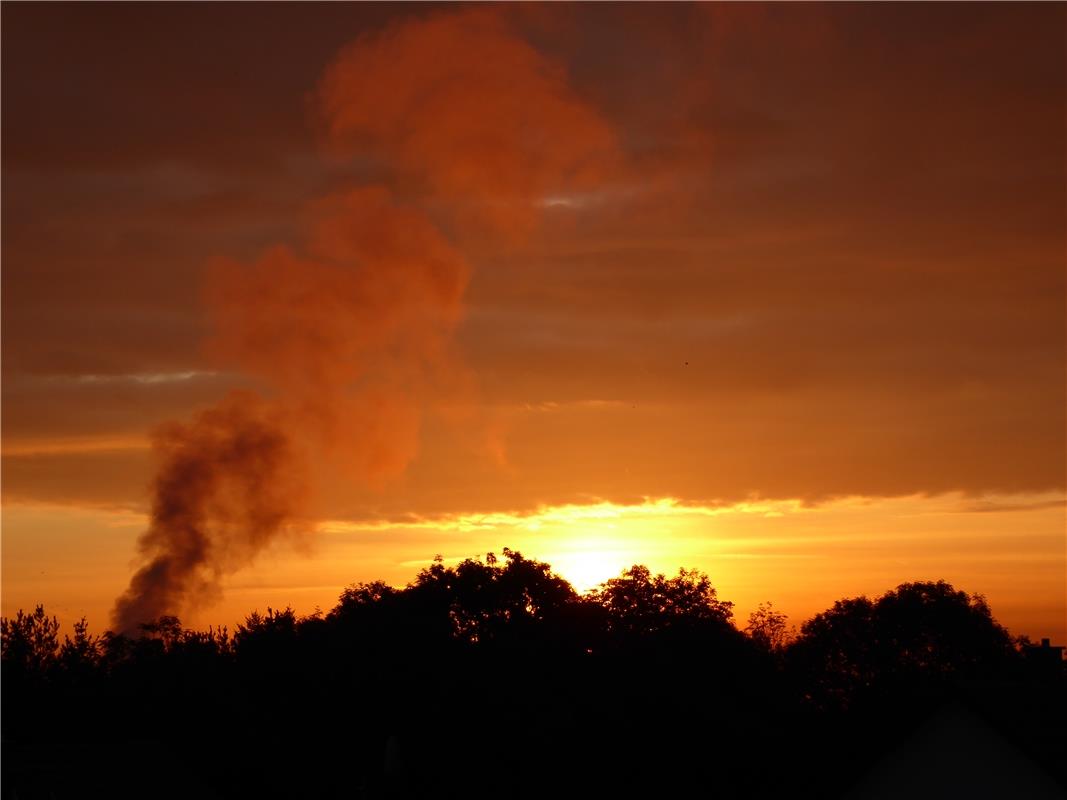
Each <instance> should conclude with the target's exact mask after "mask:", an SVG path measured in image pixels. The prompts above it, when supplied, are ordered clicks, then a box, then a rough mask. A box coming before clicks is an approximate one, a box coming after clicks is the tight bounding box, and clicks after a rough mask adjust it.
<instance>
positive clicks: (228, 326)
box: [113, 9, 615, 632]
mask: <svg viewBox="0 0 1067 800" xmlns="http://www.w3.org/2000/svg"><path fill="white" fill-rule="evenodd" d="M316 98H317V105H318V109H319V113H320V116H321V121H322V123H323V125H322V127H323V129H324V138H325V144H326V145H327V147H328V148H330V150H331V151H333V153H334V154H337V153H340V154H351V155H353V156H355V155H357V154H358V155H359V156H360V157H361V158H368V157H371V158H373V159H375V160H376V161H377V162H378V164H379V166H380V168H381V169H382V170H383V171H384V173H385V174H387V175H389V180H388V185H379V186H371V187H360V188H357V189H354V190H352V191H349V192H347V193H343V194H338V195H332V196H329V197H325V198H322V199H321V200H320V201H318V202H317V203H315V204H314V205H313V206H312V208H311V209H310V220H311V222H310V224H309V225H308V229H307V231H306V235H305V237H304V240H303V242H302V244H301V246H300V247H299V248H297V249H293V248H290V247H286V246H278V247H275V248H272V249H270V250H268V251H267V252H265V253H264V254H263V255H262V256H261V257H260V258H259V259H258V260H256V261H254V262H253V263H250V264H241V263H235V262H232V261H226V260H218V261H216V262H214V263H212V264H211V265H210V267H209V270H208V280H207V291H206V302H207V305H208V310H209V313H210V316H211V319H212V321H213V325H214V330H215V335H214V337H213V338H212V341H211V343H210V351H211V352H212V353H213V354H214V355H215V356H217V358H218V359H219V361H220V363H222V364H225V365H227V366H229V367H231V368H236V369H238V370H240V371H241V372H243V373H245V374H247V375H249V376H252V377H255V378H257V379H259V380H260V381H261V382H262V383H263V384H264V385H265V386H266V387H268V391H267V392H265V393H264V395H262V396H260V395H257V394H253V393H233V394H231V395H230V396H228V397H227V398H225V399H224V400H223V401H222V402H221V403H220V404H219V405H218V406H216V407H214V408H212V409H209V410H207V411H204V412H202V413H201V414H200V415H198V416H196V417H195V418H194V419H193V420H192V421H191V422H189V423H185V424H179V423H172V424H169V425H165V426H163V427H162V428H160V429H159V431H157V433H156V435H155V439H154V444H155V450H156V454H157V457H158V459H159V469H158V473H157V475H156V477H155V481H154V484H153V504H152V517H151V523H150V526H149V528H148V530H147V531H146V532H145V533H144V534H143V535H142V536H141V538H140V541H139V551H140V554H141V556H142V558H143V560H144V562H145V563H144V566H142V567H141V568H140V569H139V570H138V571H137V572H136V573H135V575H134V576H133V578H132V579H131V581H130V586H129V588H128V589H127V590H126V592H125V593H124V594H123V595H122V596H121V597H120V598H119V599H118V600H117V601H116V604H115V609H114V612H113V624H114V627H115V629H116V630H118V631H122V632H135V631H136V630H137V629H138V627H139V625H140V624H141V623H144V622H147V621H151V620H154V619H156V618H158V617H159V616H161V615H163V614H180V613H184V612H186V611H188V610H190V609H192V608H195V607H197V606H199V605H203V604H206V603H210V602H212V601H213V600H214V599H215V598H217V596H218V595H219V592H220V591H221V581H222V579H223V578H224V577H225V576H226V575H228V574H232V573H233V572H235V571H236V570H239V569H241V568H242V567H244V566H247V565H248V564H249V563H250V562H251V561H252V560H253V559H254V558H255V557H256V555H257V554H258V553H260V552H261V551H262V550H263V549H264V548H266V547H267V546H268V545H270V544H271V543H272V542H274V541H275V540H277V539H279V538H280V537H283V536H285V535H288V534H295V533H299V531H300V528H301V524H300V519H301V510H302V508H303V507H304V501H305V498H306V496H307V494H308V491H310V489H312V488H313V487H310V486H309V485H308V484H309V483H310V478H309V470H308V468H307V466H308V464H309V463H310V460H311V459H320V458H327V459H330V460H331V462H332V463H334V464H336V465H337V466H339V467H340V468H342V469H343V470H344V471H345V474H347V475H348V476H349V477H350V478H351V479H352V480H358V481H362V482H365V483H369V484H371V485H373V484H376V483H381V482H383V481H385V480H388V479H389V478H391V477H394V476H396V475H398V474H400V473H401V472H403V470H404V469H405V468H406V467H407V465H408V464H409V463H410V462H411V460H412V459H413V458H414V457H415V455H416V451H417V446H418V431H419V421H420V417H421V413H422V410H423V409H424V408H425V407H426V406H427V405H428V404H429V403H430V402H431V400H432V398H433V397H434V395H435V392H436V390H437V389H438V387H439V386H440V384H441V376H442V375H447V374H448V372H449V371H450V370H451V369H453V367H454V366H455V364H456V356H455V354H454V353H453V352H452V348H451V341H452V335H453V333H454V331H455V328H456V326H457V325H458V323H459V322H460V319H461V317H462V311H463V294H464V291H465V288H466V285H467V281H468V277H469V274H470V269H469V266H468V264H467V261H466V260H465V258H464V257H463V255H462V253H461V252H460V250H459V249H458V247H457V246H456V245H455V243H454V242H455V241H456V239H455V237H456V236H461V237H464V236H481V237H497V238H506V239H509V240H512V241H515V240H518V239H520V238H522V237H523V236H526V235H528V234H529V233H530V232H531V231H532V230H533V228H534V227H535V225H536V221H537V215H538V213H539V208H540V206H541V201H542V200H543V199H544V198H545V197H546V196H548V195H550V194H559V193H566V192H574V191H582V190H585V189H587V188H588V187H589V186H591V185H592V184H594V183H595V182H596V181H597V180H599V179H600V177H601V176H602V175H603V174H604V172H605V170H607V169H609V168H610V165H611V164H612V163H613V161H614V153H615V145H614V138H613V136H612V132H611V130H610V128H609V127H608V126H607V125H606V123H604V121H603V120H602V119H601V118H600V117H599V116H598V115H597V114H596V113H595V112H594V111H592V110H591V109H590V108H589V107H588V106H586V105H585V104H584V103H583V102H582V101H581V100H580V99H579V98H578V97H577V96H576V94H575V93H574V92H573V91H572V89H571V88H570V87H569V86H568V84H567V81H566V75H565V73H564V71H563V70H562V69H561V68H560V67H559V66H557V65H556V64H554V63H552V62H551V61H549V60H548V59H546V58H545V57H544V56H542V55H541V54H540V53H539V52H538V51H536V50H535V49H534V48H532V47H531V46H530V45H529V44H527V43H526V42H525V41H524V40H523V39H521V38H520V37H519V36H517V35H516V34H515V32H514V31H513V30H512V29H511V27H510V26H509V25H508V24H507V22H506V20H504V19H503V18H502V16H501V15H500V13H498V11H497V9H476V10H473V11H462V12H459V13H451V14H447V15H439V16H433V17H430V18H427V19H423V20H417V21H409V22H406V23H403V24H400V25H397V26H394V27H392V28H390V29H388V30H386V31H385V32H383V33H380V34H377V35H374V36H369V37H363V38H360V39H358V40H356V41H355V42H354V43H353V44H351V45H350V46H349V47H347V48H346V49H345V50H344V51H343V52H342V53H341V54H340V56H339V57H338V59H337V60H336V61H335V62H334V63H333V65H332V66H331V67H330V68H329V70H328V71H327V73H326V75H325V76H324V78H323V81H322V83H321V85H320V87H319V90H318V93H317V95H316ZM398 198H403V200H401V199H398ZM442 229H448V230H450V231H452V232H453V235H452V237H448V236H446V235H445V234H444V233H442ZM450 238H451V240H450Z"/></svg>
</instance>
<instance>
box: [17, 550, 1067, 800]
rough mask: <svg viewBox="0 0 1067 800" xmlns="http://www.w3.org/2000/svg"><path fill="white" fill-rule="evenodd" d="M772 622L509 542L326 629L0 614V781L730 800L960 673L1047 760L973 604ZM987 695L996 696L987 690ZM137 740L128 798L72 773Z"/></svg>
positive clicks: (956, 600) (358, 607)
mask: <svg viewBox="0 0 1067 800" xmlns="http://www.w3.org/2000/svg"><path fill="white" fill-rule="evenodd" d="M786 625H787V622H786V618H785V615H783V614H781V613H779V612H778V611H776V610H775V609H774V607H773V606H772V605H771V604H770V603H765V604H762V605H761V606H760V607H759V608H758V609H756V611H754V612H753V613H752V614H751V615H750V616H749V618H748V623H747V625H746V627H745V630H744V632H742V631H739V630H738V629H737V627H735V625H734V623H733V606H732V604H731V603H729V602H728V601H725V600H722V599H720V598H719V596H718V593H717V592H716V590H715V588H714V586H712V584H711V581H710V579H709V577H708V576H707V575H705V574H703V573H701V572H698V571H696V570H680V571H679V572H678V574H677V575H675V576H672V577H667V576H665V575H662V574H653V573H652V572H651V571H650V570H649V569H648V568H647V567H644V566H640V565H636V566H633V567H631V568H629V569H627V570H625V571H624V572H622V573H621V574H620V575H619V576H617V577H615V578H612V579H611V580H608V581H606V582H605V583H604V584H603V585H602V586H601V587H600V588H599V590H597V591H595V592H591V593H589V594H587V595H578V594H577V593H576V592H575V591H574V590H573V588H572V587H571V586H570V585H569V584H568V583H567V582H566V581H565V580H563V579H562V578H560V577H559V576H558V575H556V574H554V573H553V572H552V569H551V567H550V566H549V565H548V564H546V563H543V562H540V561H536V560H534V559H528V558H526V557H524V556H523V555H522V554H521V553H519V552H517V551H513V550H509V549H504V551H503V554H502V557H501V558H497V557H496V556H495V555H494V554H492V553H490V554H487V555H486V556H485V558H484V559H475V558H471V559H466V560H464V561H461V562H459V563H457V564H454V565H446V564H445V563H444V561H443V560H442V559H440V558H437V559H435V560H434V561H433V563H431V564H430V565H429V566H427V567H426V568H425V569H423V570H422V571H420V572H419V573H418V575H417V576H416V577H415V579H414V580H412V582H411V583H410V584H409V585H407V586H405V587H402V588H400V587H393V586H389V585H387V584H385V583H383V582H381V581H377V582H371V583H359V584H353V585H352V586H349V587H348V588H347V589H345V590H344V591H343V592H342V593H341V595H340V597H339V599H338V602H337V604H336V605H335V606H334V608H332V609H331V610H330V611H329V612H328V613H326V614H325V615H322V614H318V613H315V614H311V615H308V616H299V615H298V614H297V613H296V612H295V611H294V610H293V609H292V608H285V609H282V610H276V609H272V608H268V609H267V611H266V613H265V614H261V613H258V612H253V613H252V614H250V615H248V617H247V618H246V619H245V620H244V622H243V623H242V624H240V625H239V626H238V627H237V630H236V632H235V633H234V635H233V636H232V637H231V636H230V635H229V633H228V632H227V631H226V630H225V629H208V630H207V631H194V630H188V629H185V628H183V627H182V625H181V622H180V621H179V620H178V619H177V618H175V617H161V618H159V619H157V620H155V621H153V622H150V623H149V624H147V625H145V626H143V628H142V629H141V632H140V635H139V636H137V637H130V636H123V635H117V634H114V633H111V632H106V633H105V634H103V635H102V636H99V637H97V636H93V635H92V634H91V633H90V632H89V629H88V626H87V624H86V622H85V621H84V620H82V621H80V622H78V623H76V624H75V626H74V629H73V632H72V633H71V634H70V635H69V636H66V637H64V639H63V643H62V644H61V645H60V644H59V626H58V623H57V621H56V620H55V619H54V618H52V617H49V616H48V615H47V614H46V613H45V611H44V608H43V607H41V606H38V607H37V608H36V609H35V610H34V611H33V613H31V614H25V613H23V612H21V611H20V612H19V613H18V614H16V616H15V617H14V618H13V619H10V620H9V619H4V620H3V621H2V624H0V635H2V637H3V638H2V642H0V653H2V658H0V665H2V682H0V686H2V690H3V712H4V736H5V744H4V747H5V750H4V754H5V762H4V771H3V773H0V780H2V781H3V794H4V796H14V792H15V791H17V793H18V796H44V797H48V796H54V797H56V798H65V797H83V796H124V795H125V794H129V795H130V796H136V795H137V790H138V789H143V788H144V787H145V786H151V787H153V793H154V794H158V795H160V796H168V793H169V796H176V797H177V796H189V795H190V794H197V793H198V792H199V793H201V794H203V793H204V785H205V784H206V785H209V786H210V790H211V791H214V793H215V794H216V795H217V796H219V797H226V798H228V797H246V796H262V797H274V796H315V797H318V796H333V795H337V794H356V795H357V796H365V797H424V796H439V797H464V798H472V797H473V798H476V797H487V798H488V797H493V798H497V797H543V796H546V795H552V794H559V793H560V792H561V791H562V789H561V787H566V788H567V791H568V792H570V793H584V794H590V795H594V796H604V795H608V796H619V797H622V796H633V795H636V794H671V795H673V794H680V793H682V792H683V791H684V790H685V789H687V788H689V786H688V785H689V784H690V783H691V782H692V781H693V780H694V776H695V775H696V774H697V773H696V772H695V771H694V765H700V770H701V772H700V781H701V782H702V786H701V787H699V788H701V790H702V791H705V792H707V791H714V792H716V793H717V794H720V795H723V796H726V797H733V796H742V797H762V796H776V795H779V794H782V793H784V792H791V793H793V794H797V795H801V796H835V795H837V794H840V792H841V791H842V790H843V789H844V788H845V786H846V785H847V783H848V781H849V780H850V779H851V778H852V777H855V776H856V775H858V772H857V770H861V769H862V768H863V765H864V764H867V763H869V762H870V761H871V759H873V758H874V757H875V756H876V755H877V754H878V752H879V751H880V750H882V749H885V748H888V747H890V746H891V745H892V743H893V741H895V739H894V737H899V736H903V735H904V734H905V732H906V729H907V726H908V725H909V724H913V723H914V720H915V718H916V715H915V711H916V709H917V708H919V705H920V701H921V702H925V703H927V706H929V705H930V703H933V702H935V701H938V699H939V698H941V699H943V698H944V697H947V696H948V695H947V694H946V692H948V691H949V690H953V691H955V690H957V689H959V687H961V686H962V687H965V686H971V685H972V683H966V682H967V681H970V680H971V679H973V678H982V679H987V678H994V679H996V681H999V682H1000V683H996V682H992V683H991V682H990V681H988V680H986V681H984V682H982V683H978V684H973V685H977V686H979V687H987V688H980V689H979V690H977V691H979V698H980V699H981V701H982V702H983V703H986V704H987V705H989V704H993V705H992V707H995V708H996V709H1000V710H999V711H997V713H998V714H1000V718H1002V719H1005V720H1007V722H1006V723H1005V724H1006V725H1007V724H1009V723H1010V726H1013V727H1012V728H1011V729H1012V730H1015V731H1019V730H1022V731H1023V732H1024V733H1025V735H1022V734H1019V735H1016V737H1015V738H1014V739H1013V741H1015V742H1017V743H1019V746H1020V747H1023V748H1024V749H1025V750H1026V752H1027V753H1031V754H1034V757H1035V758H1039V759H1043V760H1042V761H1041V763H1042V764H1043V765H1045V766H1046V767H1047V768H1048V769H1050V770H1052V771H1053V772H1054V771H1055V769H1056V764H1057V763H1059V761H1058V760H1057V759H1058V754H1059V753H1061V752H1062V750H1063V749H1064V746H1065V745H1067V742H1063V734H1062V726H1061V725H1059V720H1060V718H1061V710H1063V709H1064V704H1063V702H1062V697H1063V696H1064V687H1063V686H1062V685H1061V684H1062V683H1063V682H1062V680H1061V681H1060V683H1059V684H1056V683H1049V682H1047V681H1046V682H1033V683H1032V684H1031V683H1027V682H1026V680H1027V679H1026V674H1025V671H1022V670H1017V669H1016V667H1017V666H1018V664H1019V663H1020V659H1019V657H1018V655H1017V653H1016V650H1015V643H1014V642H1013V641H1012V640H1011V639H1010V637H1009V636H1008V634H1007V632H1006V631H1004V629H1003V628H1001V627H1000V626H999V625H998V624H997V623H996V622H995V621H994V620H993V617H992V614H991V612H990V609H989V607H988V605H987V604H986V603H985V600H984V599H983V598H982V597H981V596H978V595H968V594H966V593H964V592H961V591H958V590H956V589H954V588H953V587H951V586H950V585H948V584H947V583H944V582H936V583H908V584H902V585H900V586H898V587H897V588H896V589H894V590H893V591H891V592H887V593H886V594H885V595H882V596H881V597H878V598H876V599H873V600H872V599H869V598H865V597H860V598H851V599H844V600H840V601H838V602H837V603H835V604H834V605H833V607H832V608H830V609H828V610H827V611H825V612H823V613H821V614H817V615H815V616H814V617H813V618H812V619H810V620H808V621H807V622H805V623H804V624H803V625H802V626H801V631H800V634H799V635H798V636H797V637H796V639H795V640H793V641H790V640H789V631H788V630H787V627H786ZM1061 678H1062V676H1061ZM1005 681H1007V682H1009V683H1010V682H1012V681H1014V683H1011V686H1012V687H1013V688H1012V689H1011V692H1012V694H1011V695H1010V699H1009V700H1007V701H1003V702H1002V701H999V700H996V695H995V693H994V694H991V692H992V690H990V689H989V688H988V687H989V686H995V685H1000V684H1003V683H1004V682H1005ZM1027 687H1036V688H1034V691H1037V692H1039V693H1040V694H1039V695H1035V696H1030V695H1027V694H1026V692H1027V691H1030V689H1028V688H1027ZM1056 692H1059V694H1056ZM960 696H961V697H964V698H965V699H966V697H967V696H968V695H966V694H963V695H960ZM990 697H992V698H993V699H990ZM1057 697H1059V698H1060V700H1057V699H1056V698H1057ZM916 698H919V700H918V701H917V700H916ZM1020 698H1022V700H1020ZM994 701H995V702H994ZM1057 702H1059V703H1060V705H1058V706H1057ZM998 703H999V705H998ZM1046 709H1047V713H1046ZM1058 709H1060V710H1058ZM1057 737H1058V738H1057ZM64 742H76V743H77V747H78V748H80V749H79V750H78V752H80V753H82V754H83V755H82V756H81V757H82V759H83V760H82V761H81V762H79V763H80V764H81V766H80V767H78V768H77V770H76V774H77V776H78V777H77V778H76V779H70V778H69V775H70V774H72V773H70V772H69V770H71V769H74V768H73V767H70V766H69V765H70V764H72V763H74V762H72V761H71V756H70V751H69V750H63V749H62V747H64V746H65V745H64V744H63V743H64ZM141 743H143V744H141ZM137 747H143V748H144V751H143V754H142V755H141V756H138V757H136V758H134V757H131V758H130V759H128V763H127V765H126V766H125V767H124V770H125V772H124V773H123V774H124V775H125V776H126V777H125V780H126V785H124V786H118V787H116V785H115V783H114V782H113V781H111V779H110V778H108V777H107V776H108V774H109V773H107V772H106V771H105V772H101V771H99V770H95V771H94V770H92V769H90V767H91V766H93V765H95V764H98V763H100V762H102V761H104V760H106V759H107V758H111V757H113V753H115V752H122V753H128V752H133V750H135V749H136V748H137ZM13 748H14V749H13ZM19 748H38V749H36V750H32V751H31V750H25V752H33V753H35V754H38V755H34V756H32V757H30V756H23V755H21V753H23V752H24V751H23V750H20V749H19ZM41 748H44V749H41ZM49 748H59V749H57V750H56V753H57V755H56V756H55V759H54V760H52V761H47V760H46V761H44V762H42V761H41V757H40V755H39V754H40V753H41V752H49ZM219 752H225V753H227V758H226V759H217V758H215V757H214V755H215V754H217V753H219ZM828 752H832V753H835V754H836V757H837V760H838V761H839V762H840V765H839V766H835V768H834V769H832V770H827V769H826V768H825V766H826V756H825V754H826V753H828ZM160 753H162V754H168V756H173V758H171V760H170V761H168V762H167V763H168V764H169V766H168V767H166V775H167V778H166V780H165V781H161V780H160V777H159V775H160V773H159V769H160V766H159V764H160V763H161V762H160V760H159V758H158V757H156V756H155V755H154V754H160ZM64 754H65V755H64ZM42 763H43V764H45V766H42ZM179 763H189V764H193V763H195V764H197V769H196V771H194V770H192V769H185V768H179V767H176V766H174V765H177V764H179ZM42 781H45V782H44V783H42ZM93 781H95V783H94V782H93ZM109 781H110V782H109ZM127 789H128V791H126V790H127ZM157 790H158V791H157ZM572 790H573V791H572Z"/></svg>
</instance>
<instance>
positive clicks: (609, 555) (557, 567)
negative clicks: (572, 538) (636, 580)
mask: <svg viewBox="0 0 1067 800" xmlns="http://www.w3.org/2000/svg"><path fill="white" fill-rule="evenodd" d="M546 560H547V561H548V563H550V564H551V565H552V569H553V571H554V572H555V573H556V574H557V575H559V576H560V577H561V578H565V579H566V580H567V582H568V583H570V585H571V586H573V587H574V589H575V591H577V592H579V593H582V594H584V593H585V592H587V591H589V590H590V589H595V588H596V587H598V586H599V585H600V584H602V583H604V581H606V580H609V579H610V578H614V577H617V576H618V575H619V573H621V572H622V571H623V570H624V569H626V568H627V567H629V566H631V564H633V563H635V561H634V554H632V553H630V552H629V551H628V550H626V549H622V548H611V547H605V546H604V544H603V543H601V542H596V541H593V542H582V541H578V542H575V543H573V545H571V546H570V547H568V548H567V549H566V550H562V551H560V552H558V553H552V554H550V556H549V557H548V558H547V559H546ZM638 560H640V559H638Z"/></svg>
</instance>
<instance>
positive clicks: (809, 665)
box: [789, 581, 1017, 708]
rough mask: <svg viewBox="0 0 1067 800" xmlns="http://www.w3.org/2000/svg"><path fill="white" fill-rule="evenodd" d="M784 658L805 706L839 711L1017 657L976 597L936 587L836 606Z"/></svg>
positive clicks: (985, 671) (808, 625) (912, 586)
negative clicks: (797, 681)
mask: <svg viewBox="0 0 1067 800" xmlns="http://www.w3.org/2000/svg"><path fill="white" fill-rule="evenodd" d="M789 656H790V661H791V663H792V666H793V668H794V669H795V670H796V672H797V674H798V675H799V676H800V680H801V682H802V684H803V685H804V686H805V695H806V697H807V699H808V700H810V701H811V702H813V703H815V704H816V705H820V706H825V707H838V708H846V707H848V706H850V705H851V704H852V703H854V702H856V701H857V700H863V699H866V698H868V697H885V696H886V695H887V693H889V692H891V691H892V692H897V691H903V690H904V689H905V688H907V689H910V690H912V691H920V690H922V691H927V690H934V689H937V688H938V687H941V686H944V685H946V684H947V683H948V682H950V681H952V680H953V679H958V678H965V677H980V676H982V675H989V674H995V673H997V672H998V671H1002V670H1004V669H1005V668H1006V667H1007V666H1008V665H1009V664H1010V663H1011V662H1012V661H1014V660H1015V659H1016V658H1017V652H1016V650H1015V648H1014V646H1013V643H1012V639H1011V637H1010V635H1009V634H1008V633H1007V631H1005V630H1004V629H1003V628H1002V627H1001V626H1000V625H998V624H997V623H996V622H995V621H994V620H993V618H992V615H991V613H990V610H989V606H988V605H987V604H986V602H985V599H984V598H983V597H982V596H981V595H973V596H971V595H968V594H967V593H966V592H962V591H958V590H956V589H954V588H953V587H952V586H950V585H949V584H948V583H945V582H944V581H938V582H936V583H933V582H919V583H905V584H901V585H900V586H898V587H897V588H896V589H894V590H893V591H890V592H887V593H886V594H884V595H882V596H881V597H880V598H878V599H877V600H875V601H871V600H869V599H867V598H866V597H859V598H854V599H849V600H839V601H837V602H836V603H834V606H833V608H831V609H830V610H829V611H825V612H823V613H821V614H817V615H815V617H813V618H812V619H810V620H808V621H807V622H805V623H804V625H803V626H802V627H801V632H800V636H799V637H798V638H797V640H796V641H795V642H794V643H793V644H792V646H791V647H790V649H789Z"/></svg>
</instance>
